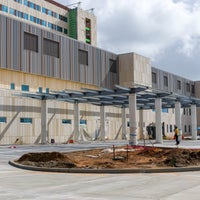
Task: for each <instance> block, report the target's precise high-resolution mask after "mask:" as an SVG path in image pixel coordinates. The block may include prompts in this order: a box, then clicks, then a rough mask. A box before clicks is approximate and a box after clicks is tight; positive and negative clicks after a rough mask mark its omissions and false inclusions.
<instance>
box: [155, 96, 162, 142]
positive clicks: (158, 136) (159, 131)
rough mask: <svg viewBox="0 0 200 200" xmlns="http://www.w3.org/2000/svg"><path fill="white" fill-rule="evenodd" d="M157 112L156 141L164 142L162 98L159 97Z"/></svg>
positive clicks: (156, 105)
mask: <svg viewBox="0 0 200 200" xmlns="http://www.w3.org/2000/svg"><path fill="white" fill-rule="evenodd" d="M155 114H156V142H157V143H160V144H162V143H163V138H162V123H161V121H162V119H161V117H162V99H161V98H157V99H156V100H155Z"/></svg>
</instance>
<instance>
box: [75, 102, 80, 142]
mask: <svg viewBox="0 0 200 200" xmlns="http://www.w3.org/2000/svg"><path fill="white" fill-rule="evenodd" d="M79 135H80V111H79V104H78V102H75V103H74V140H75V141H76V142H78V141H79Z"/></svg>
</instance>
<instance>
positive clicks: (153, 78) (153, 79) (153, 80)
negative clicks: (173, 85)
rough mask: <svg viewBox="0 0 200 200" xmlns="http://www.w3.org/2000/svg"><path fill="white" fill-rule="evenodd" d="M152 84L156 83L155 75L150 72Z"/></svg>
mask: <svg viewBox="0 0 200 200" xmlns="http://www.w3.org/2000/svg"><path fill="white" fill-rule="evenodd" d="M152 82H153V83H157V81H156V73H155V72H152Z"/></svg>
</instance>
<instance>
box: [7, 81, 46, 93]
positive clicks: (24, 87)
mask: <svg viewBox="0 0 200 200" xmlns="http://www.w3.org/2000/svg"><path fill="white" fill-rule="evenodd" d="M10 89H11V90H15V83H11V84H10ZM21 90H22V91H24V92H29V85H25V84H22V85H21ZM38 92H39V93H42V92H43V91H42V87H39V88H38ZM46 93H49V88H46Z"/></svg>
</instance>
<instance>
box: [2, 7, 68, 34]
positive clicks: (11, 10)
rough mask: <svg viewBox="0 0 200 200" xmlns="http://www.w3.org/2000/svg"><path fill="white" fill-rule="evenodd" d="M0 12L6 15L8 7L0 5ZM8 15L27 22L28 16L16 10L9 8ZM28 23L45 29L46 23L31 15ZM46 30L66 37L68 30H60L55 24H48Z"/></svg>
mask: <svg viewBox="0 0 200 200" xmlns="http://www.w3.org/2000/svg"><path fill="white" fill-rule="evenodd" d="M0 10H1V11H3V12H7V13H8V7H7V6H5V5H2V4H0ZM9 13H10V14H11V15H14V16H16V17H19V18H22V19H25V20H29V15H28V14H27V13H23V12H21V11H18V10H16V9H13V8H10V10H9ZM61 18H62V17H61ZM30 21H31V22H34V23H36V24H39V25H42V26H44V27H47V21H45V20H43V19H40V18H37V17H34V16H32V15H30ZM48 28H51V29H52V30H56V31H58V32H61V33H62V32H64V34H66V35H67V34H68V30H67V29H66V28H62V27H61V26H58V25H56V24H52V23H50V22H48ZM63 30H64V31H63Z"/></svg>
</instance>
